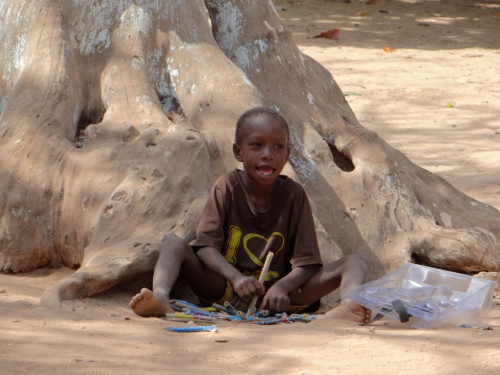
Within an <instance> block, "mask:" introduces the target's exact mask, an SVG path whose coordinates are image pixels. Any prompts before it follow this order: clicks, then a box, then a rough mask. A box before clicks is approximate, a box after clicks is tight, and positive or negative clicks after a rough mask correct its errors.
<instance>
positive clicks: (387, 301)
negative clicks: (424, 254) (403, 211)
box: [345, 263, 495, 328]
mask: <svg viewBox="0 0 500 375" xmlns="http://www.w3.org/2000/svg"><path fill="white" fill-rule="evenodd" d="M494 287H495V283H494V282H493V281H491V280H486V279H481V278H476V277H471V276H467V275H462V274H459V273H455V272H450V271H444V270H440V269H436V268H431V267H426V266H420V265H417V264H411V263H408V264H405V265H404V266H402V267H400V268H398V269H397V270H396V271H394V272H392V273H391V274H389V275H386V276H384V277H381V278H380V279H377V280H375V281H372V282H370V283H367V284H364V285H361V286H359V287H358V288H356V289H353V290H351V291H350V292H349V293H347V294H346V296H345V298H347V299H350V300H352V301H354V302H357V303H359V304H360V305H362V306H365V307H367V308H369V309H371V310H373V311H375V312H376V313H379V314H382V315H385V316H387V317H389V318H393V319H396V320H400V321H403V320H402V319H401V315H402V314H401V311H400V312H398V309H397V308H395V305H394V301H397V300H399V301H401V302H402V306H404V310H405V311H404V313H407V315H408V316H409V320H408V324H409V325H410V326H412V327H415V328H435V327H438V326H441V325H445V324H457V325H460V324H467V325H480V324H486V323H487V322H488V319H489V317H490V313H491V308H492V300H493V290H494ZM399 306H401V304H399ZM403 315H404V314H403Z"/></svg>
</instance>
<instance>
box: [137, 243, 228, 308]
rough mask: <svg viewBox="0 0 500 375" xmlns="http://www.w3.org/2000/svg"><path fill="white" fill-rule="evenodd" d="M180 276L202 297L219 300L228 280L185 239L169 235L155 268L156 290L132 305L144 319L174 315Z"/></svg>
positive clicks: (143, 291)
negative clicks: (172, 300) (174, 292)
mask: <svg viewBox="0 0 500 375" xmlns="http://www.w3.org/2000/svg"><path fill="white" fill-rule="evenodd" d="M179 273H181V274H182V275H183V276H184V278H185V279H186V281H187V282H188V283H189V284H190V286H191V287H192V289H193V291H194V292H195V293H196V294H198V295H199V296H200V297H203V298H205V299H207V300H211V301H216V300H217V299H218V298H220V297H222V295H223V294H224V291H225V289H226V280H225V279H224V278H222V277H220V276H219V275H217V274H215V273H214V272H213V271H211V270H210V269H208V268H207V267H206V266H205V265H204V264H203V263H202V262H201V260H200V259H199V258H198V256H197V255H196V253H195V252H194V251H193V249H192V248H191V246H189V244H188V243H187V242H186V241H185V240H184V239H181V238H179V237H177V236H176V235H174V234H167V235H165V236H164V237H163V240H162V244H161V247H160V254H159V257H158V260H157V262H156V265H155V270H154V274H153V290H152V291H151V290H149V289H147V288H143V289H141V291H140V293H138V294H136V295H135V296H134V297H133V298H132V299H131V301H130V303H129V306H130V307H131V308H132V309H133V310H134V312H135V313H136V314H137V315H140V316H144V317H150V316H158V317H161V316H164V315H165V313H167V312H173V311H172V309H171V307H170V305H169V303H168V301H169V296H170V292H171V290H172V287H173V286H174V283H175V281H176V280H177V277H178V276H179Z"/></svg>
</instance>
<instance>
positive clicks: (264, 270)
mask: <svg viewBox="0 0 500 375" xmlns="http://www.w3.org/2000/svg"><path fill="white" fill-rule="evenodd" d="M269 242H271V241H269ZM266 247H267V246H266ZM273 256H274V253H271V252H269V253H268V254H267V258H266V262H265V263H264V267H262V272H261V274H260V277H259V283H261V284H264V281H265V280H266V275H267V271H269V266H270V265H271V261H272V260H273ZM257 298H258V297H257V296H255V297H253V298H252V302H250V306H249V307H248V310H247V318H248V317H250V316H251V315H253V312H254V310H255V304H256V303H257Z"/></svg>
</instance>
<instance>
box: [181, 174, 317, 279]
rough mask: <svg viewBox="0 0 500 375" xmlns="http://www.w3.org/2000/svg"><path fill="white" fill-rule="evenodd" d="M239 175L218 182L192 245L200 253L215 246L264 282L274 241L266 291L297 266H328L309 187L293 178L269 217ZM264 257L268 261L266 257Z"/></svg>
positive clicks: (275, 199) (287, 180)
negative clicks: (321, 249)
mask: <svg viewBox="0 0 500 375" xmlns="http://www.w3.org/2000/svg"><path fill="white" fill-rule="evenodd" d="M240 173H243V172H242V171H239V170H234V171H232V172H229V173H227V174H225V175H222V176H220V177H219V178H218V179H217V181H216V182H215V184H214V186H213V188H212V190H211V191H210V195H209V197H208V200H207V203H206V205H205V208H204V210H203V212H202V215H201V218H200V222H199V224H198V227H197V229H196V237H197V238H196V239H195V240H193V241H191V242H190V245H191V246H192V247H193V248H194V249H195V250H196V249H198V248H200V247H205V246H210V247H214V248H216V249H218V250H219V251H221V253H222V254H223V255H224V257H225V258H226V260H227V261H228V262H229V263H231V264H232V265H234V266H235V267H236V268H237V269H238V270H239V271H240V272H242V273H243V274H245V275H253V276H255V277H257V278H258V277H259V275H260V271H261V269H262V266H263V263H264V262H265V258H266V255H267V254H262V253H263V251H264V247H265V246H266V244H267V242H268V241H269V240H270V239H271V237H274V238H273V243H272V246H271V249H270V250H269V251H272V252H273V253H274V258H273V260H272V263H271V267H270V269H269V272H268V274H267V276H266V281H269V282H266V287H269V286H270V285H271V284H273V283H274V282H275V281H277V280H279V279H281V278H282V277H284V276H285V275H286V274H288V273H289V272H290V270H291V269H292V268H293V267H298V266H306V265H311V264H320V265H321V264H322V261H321V257H320V253H319V248H318V241H317V238H316V232H315V229H314V222H313V216H312V211H311V206H310V205H309V200H308V199H307V195H306V193H305V191H304V188H303V187H302V186H301V185H299V184H298V183H296V182H295V181H293V180H292V179H291V178H289V177H287V176H280V177H279V178H280V179H282V182H281V184H279V185H278V186H277V188H276V190H275V191H274V193H273V196H272V198H271V204H270V205H269V208H268V209H267V210H266V211H265V212H259V211H257V210H256V209H255V207H254V205H253V203H252V200H251V199H250V196H249V194H248V191H247V190H246V188H245V186H244V184H243V181H242V179H241V176H240ZM261 255H262V256H261Z"/></svg>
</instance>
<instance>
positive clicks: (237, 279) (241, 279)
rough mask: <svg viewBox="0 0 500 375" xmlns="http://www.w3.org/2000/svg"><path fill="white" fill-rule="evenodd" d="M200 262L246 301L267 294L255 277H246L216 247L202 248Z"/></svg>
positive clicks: (199, 252)
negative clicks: (229, 284) (228, 283)
mask: <svg viewBox="0 0 500 375" xmlns="http://www.w3.org/2000/svg"><path fill="white" fill-rule="evenodd" d="M197 254H198V257H199V258H200V260H201V261H202V262H203V263H204V264H205V265H206V266H207V267H208V268H210V269H211V270H212V271H214V272H215V273H216V274H217V275H219V276H221V277H223V278H224V279H226V280H227V281H229V282H230V283H231V285H232V286H233V289H234V291H235V292H236V293H237V294H238V295H239V296H240V297H241V298H243V299H244V300H250V299H252V298H253V297H254V296H258V297H259V296H262V295H263V294H264V293H265V289H264V286H263V285H262V284H261V283H259V280H257V279H256V278H255V277H252V276H244V275H243V274H242V273H241V272H240V271H238V270H237V269H236V268H234V267H233V265H232V264H230V263H229V262H228V261H227V260H226V259H225V258H224V257H223V256H222V254H221V253H220V252H219V251H218V250H217V249H216V248H214V247H209V246H207V247H202V248H200V249H199V250H198V251H197Z"/></svg>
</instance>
